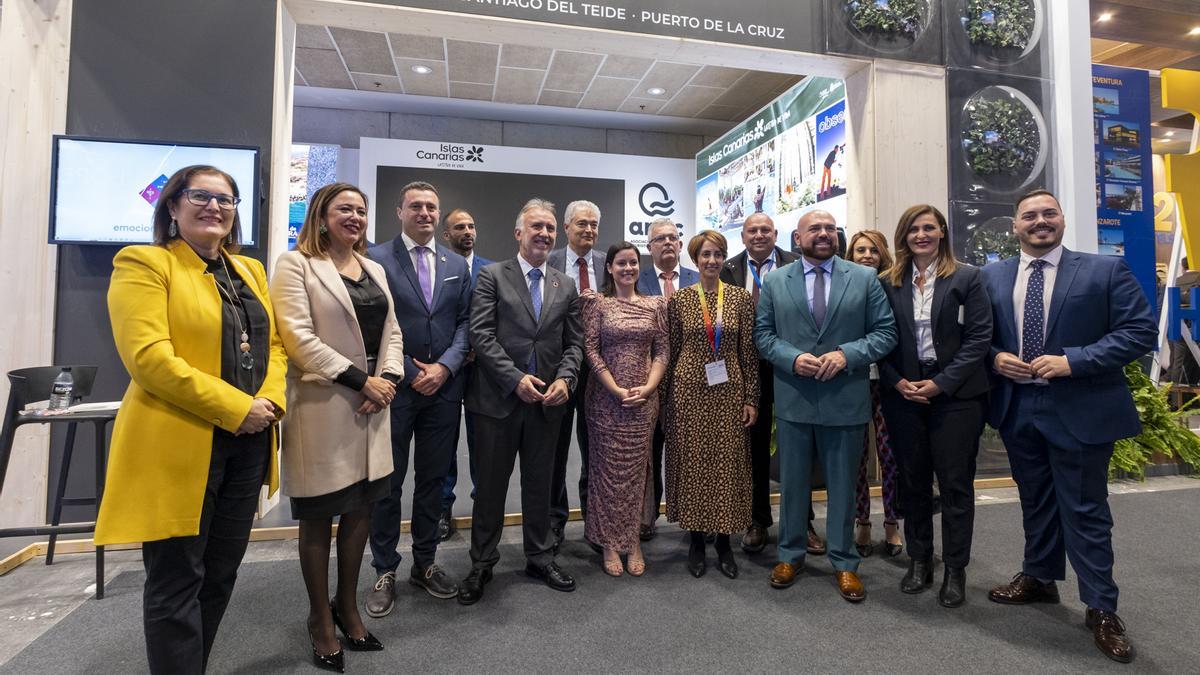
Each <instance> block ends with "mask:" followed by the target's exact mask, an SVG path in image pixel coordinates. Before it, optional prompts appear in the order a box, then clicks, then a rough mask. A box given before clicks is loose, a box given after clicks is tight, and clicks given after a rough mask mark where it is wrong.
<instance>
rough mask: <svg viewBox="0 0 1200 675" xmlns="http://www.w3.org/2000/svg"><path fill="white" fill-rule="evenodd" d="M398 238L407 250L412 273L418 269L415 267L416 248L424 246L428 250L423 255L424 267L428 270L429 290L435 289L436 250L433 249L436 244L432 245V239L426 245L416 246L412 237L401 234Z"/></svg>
mask: <svg viewBox="0 0 1200 675" xmlns="http://www.w3.org/2000/svg"><path fill="white" fill-rule="evenodd" d="M400 238H401V239H402V240H403V241H404V248H406V249H408V259H409V260H411V261H412V264H413V272H416V271H417V270H418V269H419V268H418V267H417V251H416V248H417V247H418V246H424V247H425V248H427V249H429V250H428V251H427V252H426V253H425V266H426V267H428V268H429V288H430V289H431V290H434V289H437V265H436V264H435V262H436V260H437V249H436V248H435V246H436V244H434V243H433V240H432V239H430V240H429V243H428V244H418V243H417V242H415V241H413V239H412V237H410V236H408V235H407V234H404V233H403V232H401V233H400ZM418 278H419V277H418Z"/></svg>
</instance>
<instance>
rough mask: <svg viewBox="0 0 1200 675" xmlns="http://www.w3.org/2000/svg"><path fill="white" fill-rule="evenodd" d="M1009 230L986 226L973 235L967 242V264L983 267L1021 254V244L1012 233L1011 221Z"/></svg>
mask: <svg viewBox="0 0 1200 675" xmlns="http://www.w3.org/2000/svg"><path fill="white" fill-rule="evenodd" d="M1009 223H1010V224H1009V227H1008V228H1000V227H989V226H988V224H984V225H983V226H981V227H980V228H979V229H978V230H976V231H975V232H974V233H972V234H971V237H970V239H968V241H967V252H966V253H967V255H966V256H965V257H966V258H967V262H969V263H971V264H972V265H976V266H979V267H982V266H984V265H986V264H988V263H989V262H992V261H993V260H1004V259H1005V258H1011V257H1013V256H1016V255H1020V253H1021V243H1020V242H1019V241H1018V240H1017V237H1016V235H1014V234H1013V233H1012V227H1011V221H1009Z"/></svg>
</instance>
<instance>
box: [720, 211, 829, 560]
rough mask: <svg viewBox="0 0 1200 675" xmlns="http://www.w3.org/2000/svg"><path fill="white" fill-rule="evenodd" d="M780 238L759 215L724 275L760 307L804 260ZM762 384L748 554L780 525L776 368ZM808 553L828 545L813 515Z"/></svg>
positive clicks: (753, 433) (746, 226)
mask: <svg viewBox="0 0 1200 675" xmlns="http://www.w3.org/2000/svg"><path fill="white" fill-rule="evenodd" d="M778 236H779V232H778V231H777V230H776V229H775V221H773V220H771V217H770V216H768V215H767V214H765V213H755V214H753V215H751V216H750V217H749V218H747V219H746V222H745V223H743V224H742V246H744V247H745V249H746V250H744V251H742V252H741V253H739V254H737V255H735V256H733V257H732V258H730V259H729V260H728V261H726V262H725V268H724V269H722V270H721V281H724V282H725V283H727V284H733V285H734V286H740V287H742V288H744V289H746V290H747V291H748V292H749V293H750V297H752V298H753V299H754V304H755V306H757V305H758V297H759V294H760V293H761V291H762V282H763V279H765V278H766V276H767V275H768V274H770V273H771V272H772V271H773V270H776V269H779V268H780V267H783V266H785V265H788V264H790V263H793V262H795V261H796V260H797V259H799V257H800V256H798V255H797V254H795V253H791V252H788V251H785V250H783V249H781V248H779V247H778V246H776V245H775V240H776V238H777V237H778ZM758 371H759V377H758V384H759V387H760V388H761V393H760V396H759V405H758V409H759V411H760V414H759V416H758V419H757V420H756V421H755V422H754V426H753V427H751V428H750V474H751V478H752V480H753V483H754V491H753V494H754V506H753V508H752V510H751V514H750V515H751V518H752V522H751V523H750V527H749V529H747V530H746V534H745V535H743V536H742V549H743V550H745V551H746V552H747V553H759V552H760V551H762V550H763V548H765V547H766V545H767V539H768V535H767V530H768V528H770V527H771V525H772V524H774V522H775V519H774V517H772V515H771V424H772V422H773V421H774V416H773V415H772V414H771V410H772V406H773V405H774V404H775V381H774V371H773V370H772V369H771V362H770V361H767V360H766V359H759V361H758ZM808 519H809V522H810V525H809V528H808V552H809V553H812V554H813V555H821V554H822V553H824V552H825V542H823V541H821V538H820V537H819V536H817V532H816V530H814V529H813V527H812V525H811V522H812V519H813V517H812V515H810V516H809V517H808Z"/></svg>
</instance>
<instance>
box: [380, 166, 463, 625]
mask: <svg viewBox="0 0 1200 675" xmlns="http://www.w3.org/2000/svg"><path fill="white" fill-rule="evenodd" d="M400 195H401V196H400V206H399V207H398V208H397V209H396V215H397V216H399V218H400V225H401V232H400V235H399V236H398V237H396V238H395V239H393V240H392V241H390V242H388V243H385V244H378V245H376V246H373V247H371V249H370V250H369V251H368V253H369V255H370V256H371V258H372V259H373V260H375V261H376V262H378V263H379V264H381V265H383V269H384V270H385V271H386V272H387V280H388V286H389V288H390V289H391V292H392V298H393V300H394V302H395V306H396V320H397V321H398V322H399V323H400V331H401V332H402V333H403V335H404V380H403V381H402V382H400V383H399V385H398V386H397V387H396V397H395V398H394V399H393V400H392V408H391V416H392V417H391V423H392V462H393V464H394V466H395V472H394V473H392V478H391V491H390V492H389V493H388V495H387V496H386V497H385V498H383V499H382V500H380V501H379V502H377V503H376V504H375V508H374V510H373V511H372V512H371V525H370V527H371V533H370V534H371V537H370V539H371V557H372V560H371V565H372V566H373V567H374V568H375V572H376V573H377V574H378V575H379V577H378V579H376V582H375V588H374V589H373V590H372V591H371V592H370V593H369V594H368V595H367V600H366V609H367V614H369V615H370V616H373V617H376V618H378V617H381V616H386V615H387V614H389V613H390V612H391V611H392V607H393V605H394V604H395V586H396V568H397V567H398V566H399V564H400V554H399V553H397V552H396V542H397V541H399V539H400V520H401V515H402V514H401V505H402V501H403V500H402V497H403V487H404V477H405V474H407V473H408V452H409V445H410V444H411V443H412V441H413V437H414V436H415V437H416V444H415V446H414V450H413V472H414V481H415V485H414V488H413V498H412V501H413V507H412V539H413V545H412V550H413V565H412V569H411V570H409V581H410V582H411V583H412V584H414V585H416V586H419V587H421V588H424V589H425V590H426V591H427V592H428V593H429V594H430V595H432V596H434V597H436V598H453V597H454V596H455V595H457V594H458V587H457V586H456V585H455V584H454V583H453V582H452V581H451V580H450V578H449V577H448V576H446V573H445V572H444V571H443V570H442V569H441V567H439V566H438V565H437V563H436V562H435V561H434V557H435V555H436V553H437V545H438V541H439V537H438V516H439V515H440V514H441V511H442V482H443V481H445V479H446V472H447V471H449V469H450V462H451V460H452V459H453V458H454V454H455V452H456V447H457V436H458V415H459V409H460V406H461V405H462V399H463V391H464V388H465V384H466V381H465V379H464V378H463V377H462V373H461V372H460V371H461V369H462V366H463V363H464V361H465V359H466V356H467V320H468V317H469V312H470V302H471V272H470V270H469V269H468V268H467V262H466V261H465V260H463V258H462V256H460V255H458V254H457V253H454V252H453V251H451V250H449V249H447V248H445V247H444V246H441V245H438V244H436V243H435V242H434V234H435V231H436V228H437V224H438V194H437V190H436V189H435V188H434V187H433V186H432V185H430V184H429V183H423V182H415V183H409V184H408V185H405V186H404V188H403V189H401V191H400Z"/></svg>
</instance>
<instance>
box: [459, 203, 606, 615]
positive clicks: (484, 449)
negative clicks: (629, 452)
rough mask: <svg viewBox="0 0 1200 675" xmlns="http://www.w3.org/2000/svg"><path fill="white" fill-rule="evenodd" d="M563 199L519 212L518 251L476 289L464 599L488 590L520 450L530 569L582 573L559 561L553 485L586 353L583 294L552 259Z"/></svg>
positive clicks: (558, 586)
mask: <svg viewBox="0 0 1200 675" xmlns="http://www.w3.org/2000/svg"><path fill="white" fill-rule="evenodd" d="M556 229H557V223H556V222H555V218H554V205H553V204H551V203H550V202H548V201H545V200H543V199H531V200H529V201H528V202H527V203H526V204H525V206H524V208H522V209H521V212H520V214H519V215H518V216H517V225H516V229H515V230H514V233H515V235H516V239H517V241H518V242H519V246H520V248H519V252H518V255H517V256H516V257H515V258H511V259H509V260H506V261H504V262H499V263H494V264H492V265H488V266H487V267H485V268H483V270H482V271H480V273H479V280H478V281H477V283H476V285H475V293H474V295H473V296H472V299H471V329H470V338H471V348H472V349H474V350H475V366H476V368H475V373H474V377H473V378H472V379H471V383H470V386H469V387H468V389H467V401H466V403H467V409H468V410H470V411H471V412H472V413H474V414H475V430H476V441H477V443H476V448H475V450H476V456H475V465H476V468H477V469H478V471H479V484H478V485H477V486H476V493H475V505H474V509H473V510H472V513H471V522H472V524H471V572H470V574H468V575H467V577H466V579H464V580H463V582H462V584H461V585H460V587H459V593H458V601H459V602H460V603H462V604H464V605H470V604H474V603H476V602H478V601H479V599H480V598H482V597H483V588H484V586H485V585H486V584H487V583H488V582H489V581H491V579H492V567H493V566H494V565H495V564H496V562H497V561H498V560H499V559H500V554H499V552H498V551H497V546H498V544H499V543H500V533H501V530H502V529H503V527H504V502H505V499H506V497H507V493H508V481H509V478H510V477H511V476H512V470H513V463H514V461H515V460H516V458H517V457H518V456H519V457H520V458H521V515H522V530H523V535H524V541H525V560H526V565H525V572H526V573H527V574H529V575H530V576H532V577H534V578H538V579H542V580H543V581H545V582H546V585H547V586H550V587H551V588H553V589H555V590H558V591H573V590H575V580H574V579H572V578H571V576H570V575H568V574H567V573H566V572H564V571H563V570H562V568H560V567H559V566H558V564H557V563H555V562H554V556H555V552H554V548H555V547H554V539H553V536H552V535H551V534H550V513H549V507H550V485H551V471H552V469H553V466H554V463H553V459H554V450H555V440H556V438H557V436H558V428H559V425H560V424H561V422H562V419H563V416H564V412H565V411H566V406H565V405H564V404H565V403H567V401H568V399H569V398H570V396H571V391H572V389H574V388H575V386H576V379H577V378H578V376H579V370H580V363H581V362H582V361H583V331H582V329H581V327H580V323H579V294H578V293H577V292H576V291H575V286H574V284H573V283H571V278H570V277H568V276H567V275H566V274H563V273H562V272H559V271H558V270H556V269H554V268H552V267H550V266H549V265H547V264H546V256H547V255H548V254H549V253H550V251H551V249H553V248H554V239H555V235H556Z"/></svg>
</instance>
